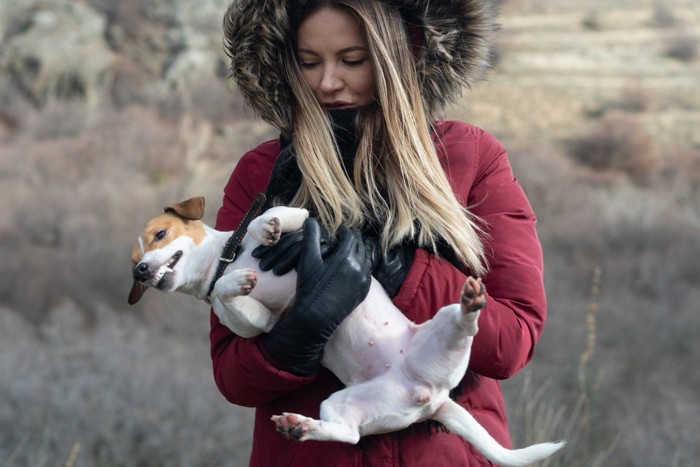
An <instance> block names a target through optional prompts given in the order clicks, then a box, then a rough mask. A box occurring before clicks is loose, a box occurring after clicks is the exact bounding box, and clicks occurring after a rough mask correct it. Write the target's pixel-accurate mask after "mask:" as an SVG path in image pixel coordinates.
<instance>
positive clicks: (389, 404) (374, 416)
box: [129, 198, 564, 465]
mask: <svg viewBox="0 0 700 467" xmlns="http://www.w3.org/2000/svg"><path fill="white" fill-rule="evenodd" d="M165 211H166V212H165V214H161V215H159V216H157V217H155V218H153V219H152V220H151V221H149V222H148V224H147V225H146V228H145V230H144V231H143V233H142V234H141V236H140V237H139V238H138V240H137V242H136V244H135V245H134V249H133V253H132V263H133V266H134V279H135V280H134V286H133V288H132V290H131V294H130V295H129V303H131V304H133V303H135V302H136V301H138V300H139V299H140V297H141V295H142V294H143V292H144V291H145V290H146V289H147V287H148V286H152V287H155V288H157V289H159V290H162V291H164V292H172V291H176V290H177V291H179V292H184V293H187V294H190V295H194V296H196V297H198V298H200V299H206V298H207V293H208V289H209V284H210V283H211V281H212V278H213V276H214V275H215V269H216V264H217V259H218V258H219V257H220V256H221V251H222V249H223V248H224V245H225V244H226V242H227V240H228V239H229V237H230V236H231V233H230V232H220V231H217V230H214V229H212V228H211V227H208V226H207V225H205V224H203V223H202V222H201V221H200V219H201V218H202V215H203V213H204V199H203V198H192V199H190V200H187V201H184V202H182V203H178V204H176V205H173V206H170V207H168V208H166V210H165ZM307 217H308V212H307V211H306V210H305V209H297V208H288V207H275V208H272V209H270V210H268V211H266V212H265V213H263V214H262V215H261V216H259V217H257V218H256V219H255V220H253V221H252V222H251V223H250V225H249V227H248V232H247V233H248V234H247V235H246V236H245V238H244V239H243V243H242V245H241V251H240V253H239V255H238V256H237V257H236V259H235V266H233V267H228V268H227V269H226V270H225V272H224V275H223V276H222V277H221V279H220V280H218V281H216V285H215V287H214V289H213V292H212V293H211V297H210V301H211V304H212V306H213V309H214V313H216V315H217V316H218V317H219V319H220V320H221V322H222V323H223V324H224V325H226V326H228V327H229V328H230V329H231V330H232V331H233V332H235V333H236V334H237V335H239V336H242V337H252V336H255V335H258V334H260V333H263V332H268V331H269V330H270V329H272V327H273V326H274V325H275V323H276V322H277V321H278V320H279V318H280V316H281V314H282V313H283V312H284V311H285V310H286V309H287V308H289V306H290V305H291V304H292V302H293V301H294V293H295V290H296V273H295V272H294V271H292V272H290V273H288V274H286V275H284V276H274V275H273V273H272V272H271V271H267V272H262V271H260V270H259V269H257V263H258V261H257V260H256V259H255V258H253V257H251V255H250V253H251V251H252V250H253V249H254V248H255V247H256V246H258V245H260V244H263V245H272V244H274V243H275V242H277V240H278V239H279V238H280V235H281V234H282V233H283V232H291V231H294V230H297V229H299V228H301V226H302V224H303V222H304V220H305V219H306V218H307ZM483 293H484V290H483V287H482V286H481V282H480V281H479V280H475V279H473V278H471V277H470V278H468V279H467V281H466V282H465V284H464V288H463V291H462V296H461V299H460V303H459V304H454V305H449V306H446V307H443V308H442V309H440V310H439V311H438V313H437V314H436V315H435V317H434V318H433V319H432V320H430V321H428V322H426V323H423V324H421V325H416V324H414V323H412V322H410V321H409V320H408V319H407V318H406V317H405V316H404V315H403V313H401V311H399V309H398V308H396V307H395V306H394V305H393V303H392V302H391V299H390V298H389V296H388V295H387V294H386V292H385V291H384V289H383V288H382V286H381V285H380V284H379V283H378V282H377V281H376V280H372V284H371V287H370V290H369V294H368V295H367V298H366V299H365V300H364V302H362V303H361V304H360V305H359V306H358V307H357V308H356V309H355V310H354V311H353V312H352V313H351V314H350V315H349V316H348V317H347V318H346V319H345V320H344V321H343V322H342V323H341V324H340V326H339V327H338V328H337V329H336V331H335V333H334V334H333V335H332V336H331V338H330V340H329V341H328V343H327V344H326V346H325V349H324V354H323V360H322V362H321V363H322V364H323V365H324V366H325V367H326V368H328V369H329V370H331V371H332V372H333V373H335V375H336V376H337V377H338V378H339V379H340V380H341V381H342V382H343V383H344V384H345V385H346V386H347V387H346V388H345V389H343V390H341V391H338V392H336V393H334V394H332V395H331V396H330V397H329V398H328V399H327V400H325V401H324V402H323V403H322V405H321V415H320V420H315V419H312V418H309V417H306V416H303V415H300V414H287V413H285V414H282V415H279V416H275V417H273V421H274V423H275V424H276V425H277V428H278V430H279V431H280V432H282V433H283V434H284V435H285V436H287V437H289V438H293V439H297V440H301V441H303V440H333V441H342V442H347V443H357V442H358V441H359V439H360V437H361V436H364V435H369V434H376V433H385V432H390V431H395V430H399V429H401V428H405V427H407V426H409V425H410V424H412V423H414V422H418V421H422V420H427V419H433V420H437V421H438V422H440V423H442V424H443V425H444V426H445V427H446V428H447V429H448V430H449V431H451V432H453V433H456V434H458V435H460V436H462V437H463V438H464V439H466V440H467V441H469V442H470V443H471V444H472V445H473V446H474V447H476V448H477V449H478V450H479V451H480V452H481V453H483V455H484V456H485V457H487V458H488V459H489V460H491V461H493V462H495V463H497V464H503V465H525V464H530V463H532V462H535V461H537V460H540V459H543V458H545V457H548V456H550V455H551V454H553V453H554V452H555V451H557V450H558V449H560V448H561V447H562V446H563V445H564V443H563V442H559V443H543V444H536V445H533V446H530V447H527V448H524V449H516V450H509V449H506V448H504V447H502V446H501V445H500V444H498V443H497V442H496V441H495V440H494V439H493V438H492V437H491V435H490V434H489V433H488V432H487V431H486V430H485V429H484V428H483V427H482V426H481V425H479V423H478V422H477V421H476V420H475V419H474V417H473V416H472V415H471V414H470V413H469V412H468V411H467V410H465V409H464V408H463V407H461V406H460V405H458V404H457V403H456V402H454V401H452V400H451V399H450V397H449V392H450V389H452V388H454V387H455V386H456V385H457V384H458V383H459V381H460V380H461V379H462V377H463V376H464V374H465V372H466V370H467V365H468V363H469V354H470V348H471V343H472V340H473V338H474V335H475V334H476V333H477V330H478V327H477V321H478V316H479V311H478V310H479V309H480V308H481V306H482V305H483V303H484V301H485V298H484V295H483Z"/></svg>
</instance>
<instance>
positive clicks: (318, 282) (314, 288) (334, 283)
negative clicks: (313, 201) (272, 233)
mask: <svg viewBox="0 0 700 467" xmlns="http://www.w3.org/2000/svg"><path fill="white" fill-rule="evenodd" d="M320 245H321V228H320V226H319V225H318V222H317V221H316V220H315V219H313V218H311V219H307V220H306V221H305V222H304V227H303V240H302V243H301V252H300V254H299V265H298V267H297V273H298V277H297V290H296V300H295V302H294V305H293V306H292V308H291V309H290V310H289V311H288V312H287V313H285V315H284V316H283V317H282V319H280V321H279V322H278V323H277V324H276V325H275V327H274V328H272V330H271V331H270V332H269V333H267V334H265V335H264V336H263V337H262V338H261V340H260V345H261V349H262V351H263V353H264V354H265V356H266V357H267V358H268V360H270V361H271V362H272V363H273V364H274V365H275V366H277V368H279V369H281V370H285V371H288V372H290V373H294V374H297V375H301V376H306V375H310V374H312V373H313V372H315V371H316V369H317V368H318V365H319V362H320V361H321V357H322V355H323V347H324V346H325V344H326V342H327V341H328V339H329V338H330V337H331V334H333V331H335V329H336V328H337V327H338V325H339V324H340V323H341V321H343V319H345V317H347V315H349V314H350V312H351V311H352V310H353V309H355V307H357V305H359V304H360V302H362V300H364V299H365V297H366V296H367V292H368V291H369V286H370V283H371V274H370V270H371V268H372V262H371V258H370V256H369V252H368V250H367V248H366V247H365V245H364V243H363V242H362V234H361V233H359V232H358V231H356V230H349V229H347V228H346V227H344V226H341V227H340V229H339V230H338V242H337V244H336V245H335V246H334V247H333V249H332V250H331V251H329V252H328V254H327V256H326V257H325V258H324V257H323V256H322V254H321V246H320Z"/></svg>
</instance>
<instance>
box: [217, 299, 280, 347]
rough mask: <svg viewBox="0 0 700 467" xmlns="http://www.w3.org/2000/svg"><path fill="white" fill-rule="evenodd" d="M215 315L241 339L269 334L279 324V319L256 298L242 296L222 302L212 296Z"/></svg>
mask: <svg viewBox="0 0 700 467" xmlns="http://www.w3.org/2000/svg"><path fill="white" fill-rule="evenodd" d="M212 308H213V309H214V314H216V316H218V317H219V321H221V324H223V325H224V326H226V327H227V328H229V329H230V330H231V331H233V332H234V333H236V334H237V335H239V336H241V337H247V338H250V337H255V336H257V335H260V334H262V333H264V332H269V331H270V329H272V327H273V326H274V325H275V323H276V322H277V319H278V318H277V317H275V316H274V314H273V313H272V312H271V311H270V310H269V309H268V308H267V307H266V306H265V305H263V304H262V303H260V302H259V301H257V300H256V299H254V298H251V297H248V296H245V295H241V296H238V297H229V298H227V299H225V301H222V300H220V299H219V297H213V296H212Z"/></svg>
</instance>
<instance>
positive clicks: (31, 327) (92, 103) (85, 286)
mask: <svg viewBox="0 0 700 467" xmlns="http://www.w3.org/2000/svg"><path fill="white" fill-rule="evenodd" d="M65 3H66V4H69V5H73V4H81V5H86V6H89V7H90V8H92V9H93V11H97V12H99V13H100V14H101V15H103V16H104V17H105V18H107V20H106V21H107V22H106V26H105V35H106V37H108V38H109V40H108V41H106V42H107V43H108V44H109V45H110V47H111V49H110V50H111V52H110V53H112V54H113V55H114V57H112V59H111V62H110V68H109V70H110V75H109V76H110V79H109V80H108V83H107V84H105V85H104V86H103V87H102V88H101V89H100V92H98V93H96V94H95V96H93V97H90V98H87V97H85V96H83V97H84V98H76V97H75V96H73V97H70V98H66V97H65V96H64V97H61V96H51V95H49V96H48V97H47V98H46V100H45V101H44V102H38V101H36V99H32V98H31V97H30V93H29V91H28V89H25V88H23V87H22V86H20V85H19V84H18V80H17V76H15V74H13V72H11V71H10V70H9V68H7V67H5V66H2V65H0V195H1V196H2V200H3V209H1V210H0V258H2V259H3V265H2V267H0V465H5V466H53V465H75V466H93V465H101V466H141V465H149V466H151V465H153V466H155V465H159V466H160V465H168V466H170V465H178V466H211V465H232V466H242V465H246V464H247V458H248V453H249V449H250V437H251V426H252V425H251V420H252V413H251V411H250V410H248V409H243V408H239V407H235V406H233V405H230V404H228V403H226V402H225V401H224V400H223V398H222V397H221V395H220V394H219V393H218V391H217V390H216V388H215V386H214V384H213V379H212V374H211V362H210V359H209V353H208V315H207V313H208V308H207V307H206V306H205V305H204V304H202V303H199V302H197V301H195V300H193V299H190V298H189V297H185V296H179V295H178V296H166V295H164V294H156V293H153V292H151V293H149V294H147V295H146V296H145V297H144V299H143V301H142V302H140V303H139V305H138V306H136V307H132V308H130V307H128V305H126V297H127V294H128V291H129V288H130V278H129V254H130V250H131V245H132V242H133V240H134V238H135V237H136V235H137V234H138V232H139V230H140V228H141V226H142V224H143V222H144V221H145V220H147V219H148V218H149V217H150V216H151V215H152V214H153V213H155V212H157V210H159V209H160V208H162V207H163V206H165V205H166V204H169V203H171V202H173V201H177V200H180V199H184V198H185V197H189V196H194V195H204V196H206V197H207V201H208V210H207V214H206V218H205V220H207V221H208V222H210V223H213V221H214V216H215V213H216V209H217V208H218V206H219V204H220V200H221V190H222V188H223V186H224V184H225V182H226V180H227V177H228V176H229V174H230V172H231V170H232V169H233V167H234V166H235V164H236V161H237V158H238V157H240V155H241V154H242V153H243V152H244V151H245V150H246V149H247V148H249V147H252V146H254V145H255V144H257V143H258V142H261V141H263V140H264V139H266V138H270V137H274V136H275V133H274V131H272V130H271V129H270V128H268V127H266V126H265V125H263V124H260V123H257V122H255V121H254V120H252V117H251V115H250V114H249V112H247V111H246V110H245V109H244V107H243V105H242V103H241V101H240V98H239V97H238V96H237V94H236V91H235V89H231V90H230V91H229V90H228V89H227V86H226V83H225V82H224V79H223V78H222V73H221V68H222V63H223V58H222V57H221V53H220V50H219V49H220V37H219V35H218V32H217V31H218V29H217V28H218V27H219V23H220V18H219V15H220V14H221V13H223V8H225V5H226V4H227V1H222V0H212V1H211V2H207V7H206V8H205V7H202V8H201V10H202V11H201V12H200V15H199V16H196V22H194V19H193V23H192V24H188V25H187V27H186V28H185V26H183V25H182V24H181V22H182V19H181V18H189V17H192V18H194V17H195V16H194V15H193V14H192V13H191V12H190V11H189V9H192V8H194V7H192V6H191V4H190V3H189V2H186V1H185V0H181V1H179V2H175V4H176V5H178V8H179V10H178V11H180V12H181V15H182V16H181V17H178V18H176V19H177V21H175V20H173V19H172V18H170V19H168V18H166V19H162V18H161V17H159V16H158V15H156V14H155V13H154V14H149V15H143V16H141V15H140V13H142V10H139V8H146V7H143V6H142V5H151V6H153V5H159V4H160V3H159V2H158V1H155V0H154V1H153V2H146V3H139V2H137V1H136V0H130V1H126V0H125V1H123V2H120V3H110V2H106V1H101V0H91V1H88V0H85V1H84V2H80V1H77V0H74V1H72V2H71V1H66V2H65ZM535 3H536V4H535ZM42 5H46V2H41V1H38V0H37V1H28V2H24V3H23V2H14V1H11V2H8V3H5V4H4V5H3V6H2V7H0V12H2V10H3V8H5V9H6V10H5V11H6V12H7V11H9V12H10V13H11V18H14V22H12V23H11V22H10V20H9V19H7V18H10V17H9V16H8V17H7V18H6V19H5V24H15V25H21V24H25V23H22V21H29V20H28V19H27V18H32V14H35V13H36V12H37V11H40V10H41V8H40V7H41V6H42ZM115 5H116V6H115ZM154 8H155V7H154ZM195 9H199V8H195ZM154 11H156V12H158V11H160V10H154ZM205 12H206V14H205ZM503 14H504V16H503V19H502V23H503V31H502V33H501V36H500V43H499V61H498V64H497V66H496V68H495V70H494V72H493V73H492V75H491V78H490V80H489V81H487V82H484V83H479V84H477V85H476V86H475V87H474V89H472V90H469V91H466V92H465V94H464V99H463V102H462V105H460V106H456V107H455V108H452V109H450V112H449V114H450V115H449V116H450V117H454V118H460V119H463V120H467V121H470V122H472V123H475V124H477V125H479V126H481V127H483V128H485V129H487V130H488V131H491V132H492V133H494V134H496V136H497V137H499V139H501V140H502V141H503V142H504V144H505V145H506V147H507V148H508V149H509V153H510V157H511V160H512V163H513V166H514V169H515V173H516V176H517V177H518V179H519V181H520V182H521V184H522V185H523V186H524V187H525V190H526V192H527V194H528V196H529V198H530V201H531V203H532V204H533V207H534V209H535V211H536V213H537V214H538V218H539V233H540V238H541V240H542V243H543V246H544V251H545V261H546V283H547V293H548V300H549V318H548V324H547V329H546V331H545V334H544V336H543V338H542V340H541V341H540V345H539V347H538V350H537V354H536V356H535V358H534V360H533V361H532V363H531V364H530V365H529V366H528V367H527V368H526V369H525V370H524V371H523V372H521V374H519V375H517V376H516V377H515V378H513V379H511V380H509V381H505V382H504V383H503V386H504V389H505V391H506V395H507V407H508V411H509V417H510V419H511V432H512V435H513V438H514V442H515V444H516V445H524V444H526V443H530V442H534V441H543V440H548V439H558V438H566V439H568V440H569V443H570V444H569V446H568V447H567V448H566V450H565V452H564V454H563V455H560V456H558V457H556V458H555V459H553V460H551V462H546V463H543V464H542V465H550V466H617V465H626V466H640V467H641V466H644V467H646V466H669V465H671V466H687V465H695V464H696V463H697V461H696V459H697V457H698V455H700V439H698V436H697V433H698V432H699V431H700V373H699V372H698V371H697V370H696V366H697V364H696V362H697V361H698V360H699V359H700V343H699V342H700V341H699V340H698V339H697V336H698V334H699V333H700V316H699V312H700V307H699V306H698V303H700V289H699V288H698V284H699V283H700V266H698V258H700V134H699V133H698V132H697V128H699V127H700V4H698V2H697V0H672V1H667V2H654V1H643V0H634V1H633V0H624V1H619V2H616V3H615V4H614V5H612V6H611V5H609V4H608V2H603V1H602V0H594V1H591V2H573V3H572V2H564V1H562V0H544V1H540V2H526V1H524V0H509V1H506V2H505V5H504V11H503ZM12 15H14V16H12ZM143 18H147V20H146V19H143ZM159 18H160V19H159ZM20 19H22V21H20ZM178 21H179V22H178ZM27 24H28V23H27ZM173 25H175V26H173ZM178 25H179V26H178ZM176 26H177V27H181V28H183V29H187V28H189V29H188V31H189V30H190V29H191V31H190V33H192V34H194V33H201V34H203V33H204V32H207V33H208V34H210V39H209V40H210V42H209V43H206V42H203V39H202V40H200V42H195V41H194V40H191V39H189V42H188V41H184V40H183V41H184V42H183V44H185V45H186V46H182V47H184V49H183V48H179V49H178V48H177V47H175V46H173V45H172V44H171V43H169V42H168V41H169V40H170V41H172V40H173V39H172V37H174V36H176V34H174V33H173V32H172V28H175V27H176ZM168 28H171V29H170V32H169V33H168V30H169V29H168ZM23 31H24V29H22V28H20V27H19V26H13V27H9V26H5V27H4V29H2V30H0V33H1V34H2V35H1V36H0V37H2V41H3V42H2V44H0V45H1V46H2V47H0V64H1V63H2V61H1V60H2V59H3V58H8V57H10V55H9V52H8V51H10V50H11V46H12V45H13V44H16V43H17V38H19V37H22V32H23ZM120 31H121V32H120ZM120 34H121V35H120ZM197 37H199V36H197ZM195 43H196V44H204V45H201V50H209V49H212V50H216V52H215V54H214V55H217V54H218V58H216V57H215V58H212V59H211V64H210V65H211V66H203V65H202V66H201V67H200V68H201V74H198V75H192V76H190V75H188V79H184V78H183V79H179V80H175V81H172V82H170V81H167V80H168V79H170V78H168V77H169V76H172V75H173V73H174V71H172V68H171V69H167V68H166V67H165V65H162V64H167V63H173V62H175V61H174V60H172V57H171V56H169V55H168V54H172V53H174V52H173V51H181V50H185V51H188V50H190V51H192V52H193V53H192V54H190V56H194V51H197V50H200V49H196V47H195V46H194V45H192V44H195ZM176 45H177V44H176ZM187 47H191V49H188V48H187ZM3 48H5V51H4V52H3V50H2V49H3ZM148 54H150V55H148ZM182 56H184V54H180V55H178V57H182ZM158 60H160V61H158ZM202 60H203V59H202ZM8 63H9V62H8ZM156 63H160V64H161V65H159V66H161V67H162V68H158V67H157V66H156ZM198 63H199V62H198ZM202 63H210V62H206V61H203V62H202ZM159 70H160V71H159ZM173 79H175V78H173ZM156 81H158V82H159V83H163V82H166V81H167V82H168V83H169V84H168V86H164V87H158V86H160V84H159V85H158V86H156V85H154V84H153V83H154V82H156ZM229 87H231V88H233V87H232V86H231V85H230V84H229ZM164 89H165V90H166V91H164ZM86 95H87V94H86Z"/></svg>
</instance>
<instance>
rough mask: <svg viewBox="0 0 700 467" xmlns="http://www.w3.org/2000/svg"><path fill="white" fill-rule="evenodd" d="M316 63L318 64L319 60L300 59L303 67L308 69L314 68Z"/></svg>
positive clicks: (300, 64)
mask: <svg viewBox="0 0 700 467" xmlns="http://www.w3.org/2000/svg"><path fill="white" fill-rule="evenodd" d="M316 65H318V62H309V61H306V62H305V61H303V60H299V66H300V67H302V68H306V69H308V68H313V67H315V66H316Z"/></svg>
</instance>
